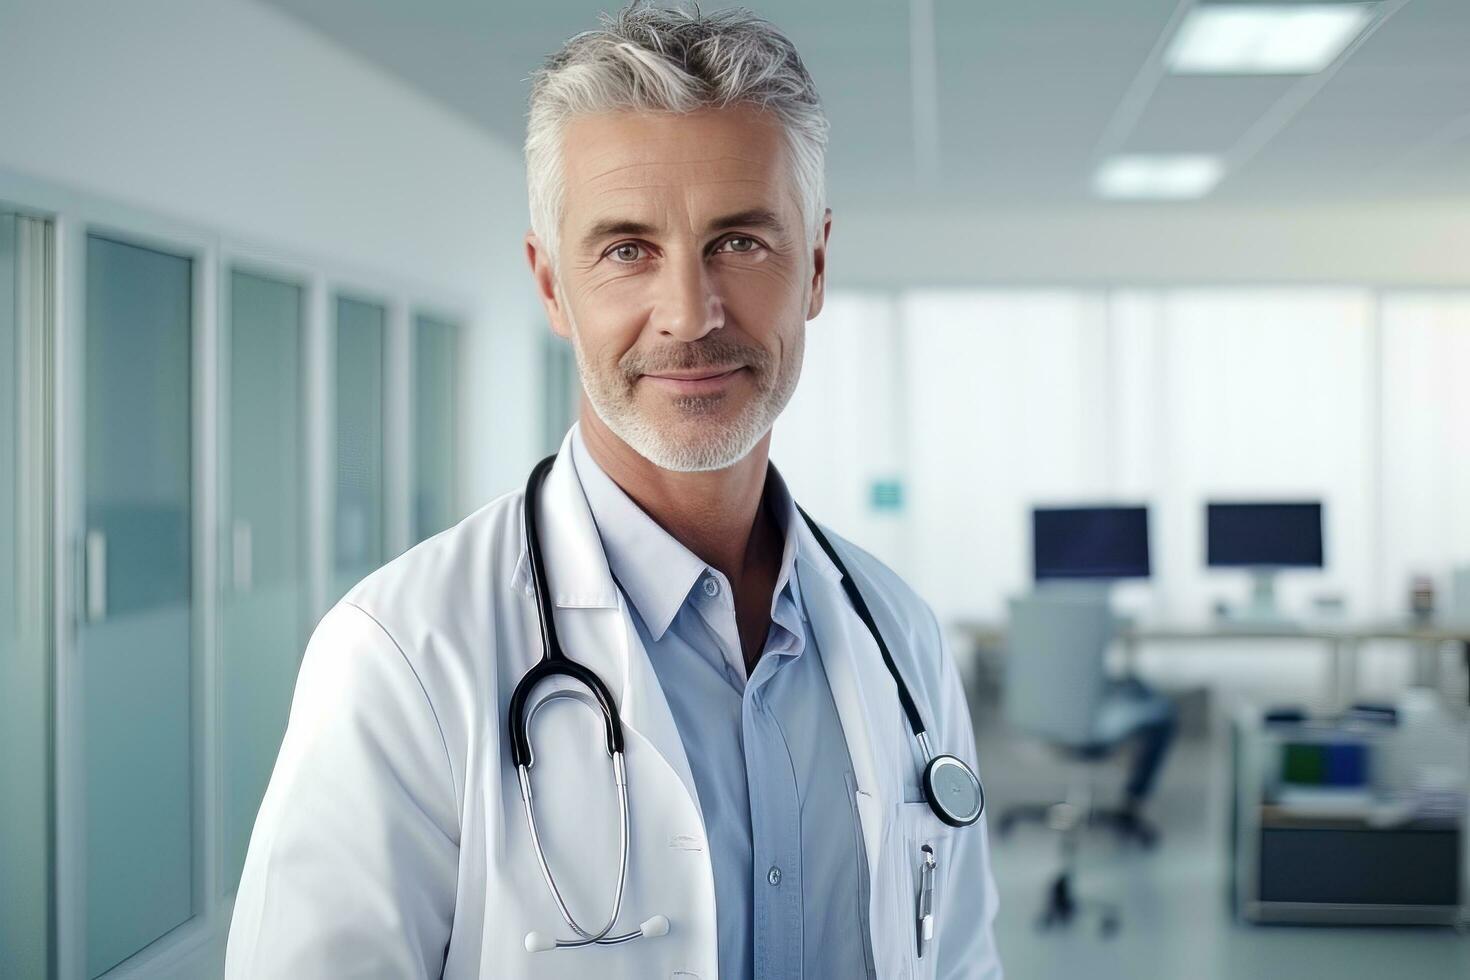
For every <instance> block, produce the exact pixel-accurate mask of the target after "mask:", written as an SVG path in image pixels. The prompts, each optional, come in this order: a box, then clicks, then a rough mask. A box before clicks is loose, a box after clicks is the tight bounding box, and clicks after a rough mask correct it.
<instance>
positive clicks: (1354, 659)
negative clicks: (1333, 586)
mask: <svg viewBox="0 0 1470 980" xmlns="http://www.w3.org/2000/svg"><path fill="white" fill-rule="evenodd" d="M954 627H955V629H956V630H958V631H959V632H960V633H961V634H963V635H964V636H965V637H966V638H967V639H969V640H970V642H971V643H972V644H974V645H975V646H976V647H981V648H993V649H999V648H1003V647H1004V646H1005V643H1006V624H1005V623H1004V622H996V621H986V620H958V621H956V622H955V624H954ZM1118 639H1119V641H1120V642H1121V643H1122V644H1123V657H1124V662H1125V663H1126V664H1127V665H1128V667H1129V669H1132V667H1133V665H1134V664H1135V663H1136V662H1137V651H1138V648H1139V647H1140V646H1142V645H1143V644H1145V643H1168V642H1217V641H1227V642H1228V641H1233V640H1275V641H1281V640H1303V641H1307V642H1312V643H1319V644H1322V646H1323V649H1324V650H1325V651H1326V653H1327V672H1326V673H1327V680H1326V688H1327V699H1328V705H1329V707H1331V708H1344V707H1347V706H1348V705H1349V704H1351V703H1352V702H1353V698H1354V696H1355V694H1356V690H1357V668H1358V651H1359V650H1360V649H1361V648H1362V646H1363V644H1364V643H1368V642H1371V641H1374V640H1396V641H1400V642H1405V643H1410V644H1413V645H1414V647H1415V648H1416V650H1418V651H1425V650H1437V649H1438V648H1439V646H1440V645H1442V644H1445V643H1454V642H1458V643H1470V623H1467V624H1444V623H1429V624H1418V623H1413V622H1410V621H1408V620H1382V621H1367V622H1353V621H1350V620H1342V621H1336V620H1331V621H1325V620H1303V621H1301V622H1300V623H1250V622H1236V621H1209V620H1195V621H1181V622H1177V623H1171V622H1149V621H1142V622H1132V621H1129V620H1127V619H1123V620H1120V626H1119V629H1118ZM1424 659H1425V658H1423V657H1420V658H1418V660H1417V661H1416V669H1415V683H1416V684H1423V685H1427V686H1432V687H1436V688H1437V687H1438V686H1439V677H1438V670H1437V665H1438V660H1437V658H1436V659H1435V660H1434V661H1433V665H1434V669H1433V670H1432V671H1430V670H1429V669H1427V668H1426V666H1425V665H1424V663H1423V660H1424Z"/></svg>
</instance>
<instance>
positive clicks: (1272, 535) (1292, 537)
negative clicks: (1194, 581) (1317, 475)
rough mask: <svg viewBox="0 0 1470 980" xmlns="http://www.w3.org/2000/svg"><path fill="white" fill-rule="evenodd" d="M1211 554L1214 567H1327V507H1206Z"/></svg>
mask: <svg viewBox="0 0 1470 980" xmlns="http://www.w3.org/2000/svg"><path fill="white" fill-rule="evenodd" d="M1205 552H1206V555H1205V561H1206V564H1208V565H1210V566H1211V567H1212V568H1241V567H1254V568H1321V567H1322V504H1321V502H1319V501H1306V502H1302V503H1249V504H1244V503H1241V504H1217V503H1212V504H1206V505H1205Z"/></svg>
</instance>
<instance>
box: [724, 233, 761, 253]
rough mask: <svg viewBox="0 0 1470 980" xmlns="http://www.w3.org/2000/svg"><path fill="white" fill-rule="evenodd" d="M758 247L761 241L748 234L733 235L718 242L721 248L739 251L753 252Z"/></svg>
mask: <svg viewBox="0 0 1470 980" xmlns="http://www.w3.org/2000/svg"><path fill="white" fill-rule="evenodd" d="M760 247H761V243H760V242H758V241H756V240H755V239H754V238H751V237H749V236H748V235H734V236H732V237H730V238H727V239H725V240H724V241H723V242H721V243H720V249H721V250H728V251H731V252H740V253H746V252H754V251H755V250H756V249H758V248H760Z"/></svg>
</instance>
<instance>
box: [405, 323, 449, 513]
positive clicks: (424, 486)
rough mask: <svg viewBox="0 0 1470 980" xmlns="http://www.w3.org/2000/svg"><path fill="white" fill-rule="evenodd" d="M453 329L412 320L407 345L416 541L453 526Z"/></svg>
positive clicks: (446, 325)
mask: <svg viewBox="0 0 1470 980" xmlns="http://www.w3.org/2000/svg"><path fill="white" fill-rule="evenodd" d="M457 334H458V330H457V328H456V327H455V325H454V324H452V323H448V322H445V321H443V320H436V319H434V318H432V317H427V316H422V315H421V316H418V317H415V319H414V333H413V337H414V344H413V363H414V374H413V390H414V397H413V406H414V421H413V446H414V468H413V538H414V540H415V541H422V540H423V539H424V538H427V537H428V536H429V535H431V534H435V533H437V532H439V531H442V530H444V529H445V528H446V527H448V526H449V525H450V524H451V523H453V521H454V520H455V518H456V516H457V514H456V512H455V507H454V424H455V411H454V406H455V391H456V384H455V364H456V357H455V344H456V341H457Z"/></svg>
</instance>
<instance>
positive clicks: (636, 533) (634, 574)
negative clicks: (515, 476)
mask: <svg viewBox="0 0 1470 980" xmlns="http://www.w3.org/2000/svg"><path fill="white" fill-rule="evenodd" d="M571 444H572V463H573V466H574V468H575V470H576V474H577V478H578V479H579V480H580V481H581V484H582V492H583V493H584V494H585V495H586V497H587V506H588V507H589V508H590V509H591V511H592V517H593V520H594V522H595V523H596V524H597V533H598V535H599V536H600V537H601V538H602V546H603V550H604V551H605V553H606V554H607V562H608V567H609V568H610V569H611V570H612V573H613V577H614V578H616V579H617V581H618V584H619V585H621V586H622V587H623V591H624V592H625V593H627V596H628V601H629V602H631V603H632V604H633V606H634V607H635V608H636V609H637V610H638V615H639V616H640V617H642V619H643V622H644V625H646V626H647V627H648V630H649V633H650V634H651V636H652V637H653V639H654V640H655V641H658V640H660V639H662V638H663V635H664V633H665V631H667V630H668V628H669V624H670V623H672V622H673V621H674V617H675V616H676V615H677V614H678V612H679V608H680V607H681V606H682V605H683V604H684V601H685V599H686V598H687V597H688V595H689V590H690V589H692V588H693V587H694V585H695V583H696V582H698V581H699V579H700V576H702V575H704V574H705V572H706V571H712V570H711V569H710V568H709V566H708V565H706V564H705V562H704V560H703V559H701V558H700V557H699V556H698V555H696V554H694V552H692V551H690V550H689V549H688V548H686V547H685V546H684V545H683V544H682V543H681V542H680V541H679V540H678V539H677V538H675V537H674V536H673V535H672V534H670V533H669V532H668V531H665V530H664V529H663V528H662V527H660V526H659V525H658V522H656V521H655V520H654V519H653V518H651V517H649V516H648V514H647V513H646V512H645V511H644V510H643V508H641V507H639V506H638V504H637V503H635V502H634V501H633V499H632V498H631V497H629V496H628V495H627V493H625V492H624V491H623V488H622V487H620V486H618V485H617V484H616V483H615V482H613V479H612V477H610V476H608V475H607V473H606V472H604V471H603V469H602V467H601V466H599V465H597V461H596V460H594V459H593V458H592V454H591V453H590V452H588V450H587V445H586V443H585V442H584V441H583V439H582V431H581V424H580V423H578V424H577V425H576V426H574V427H573V429H572V435H571ZM766 493H767V494H769V501H770V504H771V506H772V508H773V510H774V513H775V515H776V519H777V521H778V522H779V523H780V525H781V535H782V540H783V543H782V548H781V568H780V572H779V573H778V574H777V577H776V588H775V591H774V592H773V593H772V596H771V611H772V616H773V617H774V615H775V611H776V606H777V601H778V599H779V597H780V596H781V594H782V592H783V590H785V589H786V588H787V587H788V586H789V587H790V589H791V598H792V600H793V602H794V603H795V604H796V607H797V608H798V609H799V610H800V609H801V600H800V593H799V589H798V586H797V578H796V576H795V575H793V574H792V570H793V568H794V567H795V564H796V554H797V543H798V542H797V535H796V533H795V530H796V521H798V520H800V518H799V517H798V516H797V512H796V501H795V500H793V499H792V497H791V494H790V492H789V491H788V490H787V489H786V482H785V481H784V480H782V479H781V475H780V474H779V473H777V472H776V468H775V467H774V466H772V467H769V472H768V476H767V483H766ZM802 614H803V615H805V611H804V610H802Z"/></svg>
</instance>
